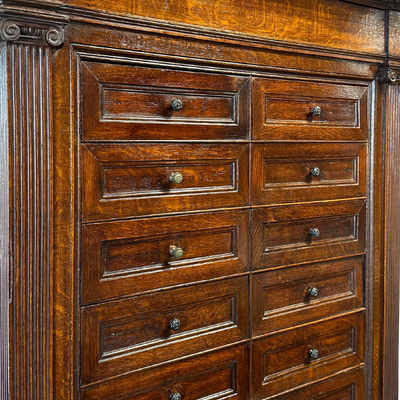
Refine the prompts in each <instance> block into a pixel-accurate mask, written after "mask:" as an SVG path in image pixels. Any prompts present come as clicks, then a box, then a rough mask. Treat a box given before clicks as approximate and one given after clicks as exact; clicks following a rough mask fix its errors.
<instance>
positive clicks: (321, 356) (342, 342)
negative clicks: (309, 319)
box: [252, 312, 364, 399]
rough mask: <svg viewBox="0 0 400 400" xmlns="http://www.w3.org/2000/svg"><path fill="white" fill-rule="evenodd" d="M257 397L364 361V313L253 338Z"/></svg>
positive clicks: (296, 385) (287, 388)
mask: <svg viewBox="0 0 400 400" xmlns="http://www.w3.org/2000/svg"><path fill="white" fill-rule="evenodd" d="M252 357H253V360H252V365H253V370H252V374H253V375H252V381H253V393H254V394H255V398H262V399H264V398H268V397H269V396H270V397H272V396H273V395H276V394H278V393H281V392H285V391H287V390H291V389H294V388H296V387H299V386H302V385H305V384H308V383H311V382H313V381H315V380H317V379H322V378H325V377H328V376H330V375H333V374H335V373H338V372H340V371H342V370H346V369H348V368H351V367H356V366H358V365H363V360H364V313H363V312H358V313H355V314H349V315H346V316H342V317H339V318H333V319H330V320H327V321H324V322H317V323H314V324H310V325H306V326H303V327H301V328H296V329H292V330H289V331H285V332H282V333H277V334H275V335H271V336H267V337H265V338H263V339H258V340H256V341H253V351H252Z"/></svg>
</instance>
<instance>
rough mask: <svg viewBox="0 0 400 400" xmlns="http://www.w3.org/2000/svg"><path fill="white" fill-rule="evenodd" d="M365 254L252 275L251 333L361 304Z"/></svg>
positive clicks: (276, 329) (339, 311) (294, 324)
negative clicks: (363, 255)
mask: <svg viewBox="0 0 400 400" xmlns="http://www.w3.org/2000/svg"><path fill="white" fill-rule="evenodd" d="M363 260H364V258H363V257H355V258H349V259H339V260H334V261H329V262H325V263H315V264H309V265H304V266H302V265H299V266H296V267H288V268H284V269H278V270H272V271H268V272H263V273H257V274H253V276H252V296H251V298H252V302H251V309H252V311H251V314H252V336H253V337H255V336H259V335H263V334H266V333H269V332H273V331H278V330H281V329H285V328H290V327H292V326H296V325H302V324H305V323H308V322H311V321H314V320H317V319H319V318H324V317H327V316H329V315H335V314H340V313H343V312H345V311H351V310H353V309H355V308H358V307H362V306H363V303H364V298H363V294H364V278H363V269H364V261H363Z"/></svg>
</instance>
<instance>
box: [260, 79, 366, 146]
mask: <svg viewBox="0 0 400 400" xmlns="http://www.w3.org/2000/svg"><path fill="white" fill-rule="evenodd" d="M253 93H254V95H253V104H254V115H253V125H254V134H253V137H254V139H259V140H330V141H335V140H367V138H368V87H367V86H364V85H360V86H356V85H342V84H335V83H325V82H307V81H295V80H285V79H272V78H271V79H265V78H256V79H254V91H253ZM317 107H318V108H317Z"/></svg>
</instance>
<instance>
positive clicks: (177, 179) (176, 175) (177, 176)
mask: <svg viewBox="0 0 400 400" xmlns="http://www.w3.org/2000/svg"><path fill="white" fill-rule="evenodd" d="M169 181H170V182H174V183H181V182H182V181H183V176H182V174H181V173H180V172H173V173H172V174H171V175H170V176H169Z"/></svg>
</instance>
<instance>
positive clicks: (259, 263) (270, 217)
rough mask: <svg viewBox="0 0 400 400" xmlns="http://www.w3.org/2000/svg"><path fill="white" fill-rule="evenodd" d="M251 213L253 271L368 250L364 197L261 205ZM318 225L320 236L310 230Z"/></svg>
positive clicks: (361, 252)
mask: <svg viewBox="0 0 400 400" xmlns="http://www.w3.org/2000/svg"><path fill="white" fill-rule="evenodd" d="M252 213H253V214H252V215H253V222H252V224H253V234H252V269H253V271H255V270H263V269H270V268H274V267H278V266H285V265H286V266H287V265H293V264H301V263H304V262H311V261H318V260H324V259H331V258H332V259H333V258H337V257H344V256H350V255H356V254H363V253H364V252H365V235H366V232H365V200H362V199H360V200H347V201H343V202H332V203H312V204H304V205H303V204H302V205H288V206H277V207H267V208H258V209H256V210H253V211H252ZM315 228H317V229H319V231H320V235H319V236H318V237H312V236H311V235H310V233H309V231H310V229H315Z"/></svg>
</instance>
